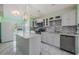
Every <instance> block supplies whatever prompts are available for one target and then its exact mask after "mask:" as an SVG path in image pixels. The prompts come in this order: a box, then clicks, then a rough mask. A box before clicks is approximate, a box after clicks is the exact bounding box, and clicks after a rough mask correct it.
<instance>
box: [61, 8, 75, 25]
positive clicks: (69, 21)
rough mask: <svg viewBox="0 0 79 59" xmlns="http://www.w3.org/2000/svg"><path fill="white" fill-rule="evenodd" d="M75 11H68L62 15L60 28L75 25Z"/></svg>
mask: <svg viewBox="0 0 79 59" xmlns="http://www.w3.org/2000/svg"><path fill="white" fill-rule="evenodd" d="M75 15H76V14H75V9H72V10H69V11H67V12H65V13H64V14H63V15H62V26H72V25H76V19H75V18H76V17H75Z"/></svg>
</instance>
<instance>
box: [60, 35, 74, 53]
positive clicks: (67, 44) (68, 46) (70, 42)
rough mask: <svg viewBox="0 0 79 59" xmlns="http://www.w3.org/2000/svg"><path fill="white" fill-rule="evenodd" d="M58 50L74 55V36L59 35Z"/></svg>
mask: <svg viewBox="0 0 79 59" xmlns="http://www.w3.org/2000/svg"><path fill="white" fill-rule="evenodd" d="M60 49H62V50H65V51H67V52H70V53H73V54H75V36H69V35H61V36H60Z"/></svg>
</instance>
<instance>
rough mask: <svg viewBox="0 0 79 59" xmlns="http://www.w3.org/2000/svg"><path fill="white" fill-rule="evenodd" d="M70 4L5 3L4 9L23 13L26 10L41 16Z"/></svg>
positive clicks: (30, 13)
mask: <svg viewBox="0 0 79 59" xmlns="http://www.w3.org/2000/svg"><path fill="white" fill-rule="evenodd" d="M70 6H74V5H72V4H30V5H27V4H26V5H25V4H5V5H4V9H6V10H7V11H9V12H11V11H12V10H18V11H20V13H21V15H23V14H24V12H26V14H29V15H31V16H33V17H41V16H45V15H48V14H50V13H53V12H55V11H57V10H61V9H64V8H67V7H70Z"/></svg>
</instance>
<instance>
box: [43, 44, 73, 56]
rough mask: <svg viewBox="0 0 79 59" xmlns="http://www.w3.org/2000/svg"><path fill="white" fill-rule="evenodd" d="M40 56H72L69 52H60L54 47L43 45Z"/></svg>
mask: <svg viewBox="0 0 79 59" xmlns="http://www.w3.org/2000/svg"><path fill="white" fill-rule="evenodd" d="M41 54H42V55H72V54H71V53H69V52H66V51H63V50H60V49H59V48H57V47H55V46H51V45H48V44H44V43H42V48H41Z"/></svg>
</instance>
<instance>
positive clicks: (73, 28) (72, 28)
mask: <svg viewBox="0 0 79 59" xmlns="http://www.w3.org/2000/svg"><path fill="white" fill-rule="evenodd" d="M62 33H68V34H76V33H77V27H76V26H63V27H62Z"/></svg>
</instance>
